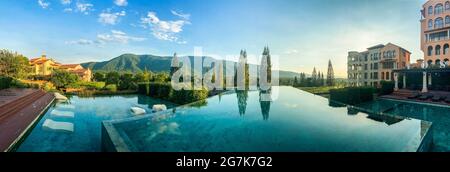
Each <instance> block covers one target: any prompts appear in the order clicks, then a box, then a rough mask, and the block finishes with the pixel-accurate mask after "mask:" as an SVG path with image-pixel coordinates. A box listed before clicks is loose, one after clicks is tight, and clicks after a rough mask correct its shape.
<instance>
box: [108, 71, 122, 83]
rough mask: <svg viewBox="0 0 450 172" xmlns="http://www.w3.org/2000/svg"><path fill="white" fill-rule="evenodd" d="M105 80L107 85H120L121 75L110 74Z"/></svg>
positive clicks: (116, 73) (117, 73)
mask: <svg viewBox="0 0 450 172" xmlns="http://www.w3.org/2000/svg"><path fill="white" fill-rule="evenodd" d="M105 80H106V85H110V84H115V85H119V81H120V74H119V72H108V73H107V74H106V78H105Z"/></svg>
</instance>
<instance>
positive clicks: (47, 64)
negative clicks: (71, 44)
mask: <svg viewBox="0 0 450 172" xmlns="http://www.w3.org/2000/svg"><path fill="white" fill-rule="evenodd" d="M30 65H31V71H32V72H33V75H41V76H48V75H51V74H52V71H53V70H54V69H56V68H58V67H59V66H60V64H58V63H56V62H55V61H54V60H52V59H48V58H47V56H46V55H42V56H41V57H39V58H34V59H30Z"/></svg>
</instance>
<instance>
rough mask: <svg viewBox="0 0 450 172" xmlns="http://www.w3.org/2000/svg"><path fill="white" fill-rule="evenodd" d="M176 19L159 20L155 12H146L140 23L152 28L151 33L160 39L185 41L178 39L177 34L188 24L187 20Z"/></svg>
mask: <svg viewBox="0 0 450 172" xmlns="http://www.w3.org/2000/svg"><path fill="white" fill-rule="evenodd" d="M183 19H184V20H176V21H164V20H160V19H159V18H158V16H156V13H155V12H148V14H147V16H146V17H143V18H141V23H142V24H143V25H144V27H145V28H147V26H149V27H150V28H151V30H152V35H153V36H154V37H156V38H157V39H160V40H165V41H171V42H177V43H186V42H185V41H179V38H178V34H179V33H181V32H182V31H183V27H184V25H186V24H190V22H189V20H187V19H186V18H183Z"/></svg>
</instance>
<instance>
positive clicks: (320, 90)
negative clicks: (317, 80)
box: [297, 86, 341, 95]
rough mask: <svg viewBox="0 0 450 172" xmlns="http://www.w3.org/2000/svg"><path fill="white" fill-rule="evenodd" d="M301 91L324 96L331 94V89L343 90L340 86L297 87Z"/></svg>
mask: <svg viewBox="0 0 450 172" xmlns="http://www.w3.org/2000/svg"><path fill="white" fill-rule="evenodd" d="M297 88H298V89H300V90H303V91H306V92H309V93H312V94H318V95H323V94H330V90H331V89H336V88H341V87H339V86H331V87H328V86H323V87H297Z"/></svg>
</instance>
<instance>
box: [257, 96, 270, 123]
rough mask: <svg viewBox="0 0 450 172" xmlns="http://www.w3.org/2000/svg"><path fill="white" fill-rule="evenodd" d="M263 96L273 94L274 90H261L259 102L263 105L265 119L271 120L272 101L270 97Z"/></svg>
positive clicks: (262, 111) (262, 112)
mask: <svg viewBox="0 0 450 172" xmlns="http://www.w3.org/2000/svg"><path fill="white" fill-rule="evenodd" d="M263 96H267V97H269V96H272V91H271V90H268V91H262V90H261V91H259V103H260V105H261V114H262V115H263V119H264V120H269V114H270V105H271V103H272V101H270V99H269V100H268V99H266V98H263Z"/></svg>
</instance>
